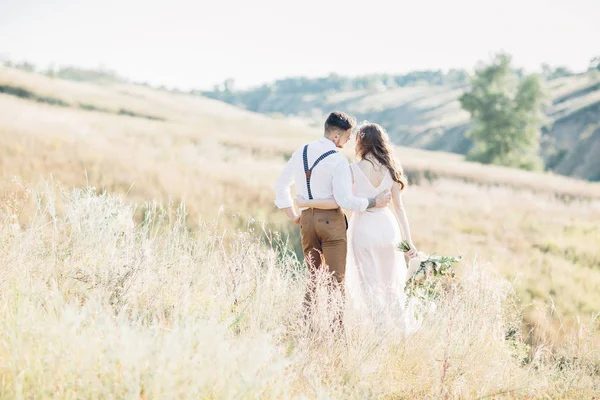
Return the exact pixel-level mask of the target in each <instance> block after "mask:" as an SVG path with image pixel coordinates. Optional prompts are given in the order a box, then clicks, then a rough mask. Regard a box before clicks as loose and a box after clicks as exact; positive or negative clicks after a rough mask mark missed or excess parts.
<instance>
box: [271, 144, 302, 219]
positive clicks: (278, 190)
mask: <svg viewBox="0 0 600 400" xmlns="http://www.w3.org/2000/svg"><path fill="white" fill-rule="evenodd" d="M295 162H296V152H295V153H294V154H292V158H290V159H289V161H288V162H287V164H285V167H284V168H283V171H281V174H280V175H279V177H278V178H277V180H276V181H275V205H276V206H277V208H279V209H281V210H283V211H285V213H286V215H287V216H288V218H289V219H290V220H291V221H293V222H294V223H298V215H297V214H296V210H295V209H294V201H293V200H292V196H291V194H290V186H292V184H293V183H294V165H295Z"/></svg>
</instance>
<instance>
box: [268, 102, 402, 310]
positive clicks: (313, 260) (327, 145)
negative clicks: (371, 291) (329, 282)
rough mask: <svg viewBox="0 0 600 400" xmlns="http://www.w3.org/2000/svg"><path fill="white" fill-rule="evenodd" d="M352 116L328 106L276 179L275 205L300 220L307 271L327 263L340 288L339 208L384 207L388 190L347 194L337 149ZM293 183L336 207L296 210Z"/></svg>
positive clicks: (344, 163)
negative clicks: (319, 127)
mask: <svg viewBox="0 0 600 400" xmlns="http://www.w3.org/2000/svg"><path fill="white" fill-rule="evenodd" d="M355 126H356V120H355V119H354V117H351V116H350V115H348V114H345V113H343V112H337V111H336V112H332V113H331V114H329V116H328V117H327V120H326V121H325V131H324V137H322V138H321V139H319V140H317V141H316V142H312V143H309V144H308V145H306V146H302V147H300V148H299V149H298V150H296V151H295V152H294V154H293V155H292V157H291V158H290V160H289V161H288V162H287V164H286V166H285V168H284V169H283V171H282V172H281V175H280V176H279V178H278V179H277V181H276V182H275V196H276V199H275V205H276V206H277V207H278V208H280V209H282V210H284V211H285V213H286V214H287V216H288V218H289V219H290V220H291V221H293V222H294V223H296V224H300V233H301V235H302V250H303V252H304V258H305V261H306V263H307V268H308V271H309V273H310V275H311V277H313V278H314V276H315V274H316V272H317V271H318V270H319V269H320V268H322V267H324V266H326V267H327V268H328V271H329V272H331V273H332V274H333V278H334V280H335V281H336V282H337V283H338V284H340V286H341V287H342V288H343V283H344V275H345V272H346V252H347V245H348V243H347V239H346V229H347V224H346V217H345V216H344V214H343V212H342V210H341V208H345V209H348V210H352V211H365V210H366V209H369V208H381V207H387V205H388V204H389V202H390V198H391V195H390V193H389V192H384V193H382V194H380V195H379V196H377V197H375V198H372V199H366V198H361V197H356V196H354V195H353V194H352V177H351V173H350V165H349V163H348V160H347V159H346V157H345V156H344V155H343V154H341V153H339V152H338V150H339V149H341V148H343V147H344V145H345V144H346V143H347V142H348V140H349V139H350V135H351V133H352V130H353V129H354V127H355ZM292 184H295V185H296V195H297V196H298V197H300V198H303V199H318V200H323V199H331V198H334V199H335V201H336V202H337V204H339V205H340V208H338V209H336V210H319V209H312V208H311V209H305V210H302V211H301V214H300V216H298V215H297V214H296V211H295V209H294V202H293V200H292V197H291V195H290V186H291V185H292ZM313 291H314V285H311V287H309V289H308V290H307V292H306V296H305V307H309V308H310V305H311V302H312V297H313Z"/></svg>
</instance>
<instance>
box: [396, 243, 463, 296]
mask: <svg viewBox="0 0 600 400" xmlns="http://www.w3.org/2000/svg"><path fill="white" fill-rule="evenodd" d="M398 249H399V250H401V251H403V252H404V253H406V252H408V251H410V245H409V244H408V242H407V241H406V240H403V241H402V242H400V243H399V244H398ZM461 260H462V257H448V256H437V255H435V254H430V255H428V256H427V258H424V259H423V260H422V261H421V264H420V266H419V268H418V269H417V270H416V271H415V273H414V274H413V275H412V276H411V277H410V278H409V279H408V281H407V282H406V288H407V291H408V293H407V294H408V295H409V296H414V295H419V296H425V297H427V298H430V299H432V298H433V297H436V296H435V294H436V292H437V291H438V290H437V289H438V281H439V279H436V278H447V279H446V280H449V279H452V278H454V277H455V275H456V272H455V270H454V267H453V264H455V263H458V262H460V261H461Z"/></svg>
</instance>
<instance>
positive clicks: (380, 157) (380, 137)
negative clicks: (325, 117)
mask: <svg viewBox="0 0 600 400" xmlns="http://www.w3.org/2000/svg"><path fill="white" fill-rule="evenodd" d="M356 155H357V156H358V157H359V158H360V159H361V160H367V161H371V160H369V159H368V158H366V157H367V156H368V155H371V156H372V157H374V158H375V159H376V160H377V161H379V163H380V164H381V165H383V166H384V167H385V168H387V169H388V171H390V174H391V175H392V179H393V180H394V182H397V183H398V184H399V185H400V190H403V189H404V188H405V187H406V185H407V184H408V182H407V180H406V176H405V175H404V172H403V171H402V167H401V166H396V162H395V161H394V153H393V149H392V146H391V144H390V138H389V136H388V134H387V133H386V132H385V130H384V129H383V128H382V127H381V126H380V125H379V124H371V123H368V124H365V125H363V126H361V127H360V128H359V129H358V132H357V135H356Z"/></svg>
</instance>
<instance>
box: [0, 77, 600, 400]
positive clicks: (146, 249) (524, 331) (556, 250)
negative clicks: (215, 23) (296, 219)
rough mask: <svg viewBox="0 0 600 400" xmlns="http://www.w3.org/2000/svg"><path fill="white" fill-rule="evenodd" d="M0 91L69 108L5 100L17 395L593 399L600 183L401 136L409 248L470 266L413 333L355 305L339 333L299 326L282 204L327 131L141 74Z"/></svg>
mask: <svg viewBox="0 0 600 400" xmlns="http://www.w3.org/2000/svg"><path fill="white" fill-rule="evenodd" d="M0 85H5V86H11V87H21V88H24V89H26V90H28V91H29V92H31V93H35V94H36V95H37V96H39V97H44V98H56V99H60V100H62V101H63V102H65V103H67V104H69V106H57V105H52V104H48V103H47V102H37V101H35V100H32V99H31V98H30V99H24V98H18V97H16V96H14V95H9V94H0V185H1V186H0V189H1V190H2V192H1V195H2V215H1V218H0V223H2V226H1V227H0V228H1V235H2V236H1V237H2V240H1V241H0V244H1V247H0V273H1V275H0V286H1V289H0V299H1V300H0V307H1V310H2V311H1V313H0V330H1V333H2V334H1V337H2V341H1V342H0V343H1V345H0V359H1V360H3V361H2V363H0V376H1V378H0V381H1V382H2V390H3V392H1V393H3V397H4V396H6V397H8V398H13V397H14V398H17V397H19V394H25V393H27V394H31V393H33V394H34V395H33V397H44V396H46V397H56V398H81V397H94V398H95V397H138V396H141V397H143V398H146V397H147V398H149V397H152V398H173V397H178V396H179V397H191V398H198V397H202V396H205V397H238V398H247V397H276V398H277V397H294V396H301V395H305V396H308V397H327V396H330V397H340V398H349V397H359V398H364V397H379V396H390V397H394V396H396V397H409V398H412V397H427V396H429V397H431V396H433V397H450V398H452V397H456V398H474V397H478V396H490V395H493V394H495V393H497V394H500V395H505V396H507V397H513V398H529V397H536V398H537V397H543V396H547V395H549V396H556V397H569V398H578V397H579V398H589V397H590V396H591V395H592V393H593V391H594V390H598V374H599V372H598V371H599V370H600V356H599V354H598V337H599V336H598V330H599V329H600V326H599V325H598V319H597V317H598V312H599V311H600V295H599V294H598V291H597V288H598V287H600V250H599V249H598V246H597V244H598V243H600V227H599V226H598V221H600V187H599V185H598V184H591V183H587V182H582V181H576V180H572V179H567V178H564V177H558V176H552V175H547V174H545V175H542V174H535V173H527V172H522V171H516V170H510V169H506V168H500V167H483V166H481V165H478V164H472V163H466V162H464V161H462V159H461V158H460V157H458V156H454V155H449V154H444V153H431V152H425V151H417V150H412V149H405V148H399V149H398V156H399V159H400V161H401V162H402V164H403V165H404V167H405V169H406V170H407V172H408V175H409V177H410V178H411V181H412V182H413V183H414V185H412V186H411V187H410V188H409V190H407V191H406V193H405V201H406V204H407V208H408V210H409V217H410V220H411V223H412V230H413V232H414V233H413V235H414V240H415V243H416V244H417V245H418V246H419V247H420V249H421V250H424V251H428V252H432V251H436V252H438V253H440V254H449V255H458V254H461V255H464V256H465V259H466V260H468V261H467V262H465V263H464V265H462V266H461V267H460V269H459V274H460V278H459V280H458V282H457V284H456V285H455V286H450V287H449V288H448V291H447V292H446V294H445V295H444V298H443V299H441V300H439V301H438V303H437V308H436V309H435V311H432V313H430V314H427V316H426V317H425V319H424V321H423V327H422V328H421V330H419V331H418V332H417V333H416V334H414V335H412V336H410V337H409V338H408V339H406V340H402V339H401V338H400V337H399V336H398V335H396V334H392V333H393V332H392V333H390V332H386V331H373V330H372V329H371V328H370V327H369V326H365V325H363V324H361V323H359V322H358V320H356V319H353V317H352V315H351V314H350V316H349V320H348V326H347V328H348V329H347V331H348V332H347V335H346V336H345V337H344V339H343V340H339V339H338V340H337V341H335V340H334V339H333V338H332V337H330V336H329V334H324V333H323V334H319V335H316V334H309V333H308V332H306V331H305V330H304V328H303V327H302V325H301V317H300V316H299V310H298V307H299V305H300V299H301V297H302V292H303V283H304V281H303V275H302V274H301V273H298V272H299V271H300V264H299V263H298V262H297V261H296V260H295V258H294V255H293V253H288V252H287V251H286V250H285V249H286V248H288V249H289V247H286V246H285V245H284V243H282V242H285V241H286V238H287V237H288V236H289V240H290V244H291V246H292V247H294V246H296V247H297V241H298V233H297V231H296V230H295V228H294V227H293V226H290V225H288V224H287V223H286V222H285V219H284V218H283V216H282V215H281V213H280V212H278V211H277V210H276V209H275V208H274V206H273V203H272V200H273V194H272V183H273V181H274V179H275V177H276V176H277V173H278V171H279V169H280V168H281V167H282V166H283V163H284V161H285V158H286V156H288V155H289V154H290V153H291V152H292V151H293V150H294V149H295V148H296V147H297V146H299V145H300V144H302V143H304V142H306V141H308V140H312V139H314V138H316V137H318V135H319V131H318V130H314V129H310V128H307V127H305V126H302V125H293V124H290V123H289V122H288V121H286V120H273V119H269V118H267V117H264V116H260V115H256V114H253V113H249V112H245V111H242V110H239V109H236V108H234V107H231V106H228V105H225V104H222V103H219V102H215V101H210V100H207V99H202V98H198V97H190V96H186V95H182V94H173V93H166V92H158V91H154V90H151V89H148V88H143V87H137V86H127V85H112V86H94V85H90V84H84V83H73V82H65V81H62V80H53V79H50V78H47V77H42V76H39V75H34V74H27V73H24V72H22V71H16V70H12V69H8V68H4V69H1V70H0ZM78 104H86V105H88V106H93V107H87V109H84V108H81V107H79V106H77V105H78ZM94 108H97V109H99V110H101V111H98V110H95V109H94ZM122 109H123V110H129V111H131V113H132V115H124V114H123V113H119V110H122ZM107 110H113V111H114V113H111V112H109V111H107ZM133 115H139V116H141V115H146V116H156V117H158V118H160V119H161V120H152V119H148V118H144V117H139V116H133ZM348 155H350V156H351V149H349V150H348ZM13 177H16V182H14V181H13ZM87 186H94V187H96V188H97V191H96V193H94V191H93V190H91V189H84V190H81V189H74V190H72V189H71V188H72V187H77V188H85V187H87ZM59 188H62V190H63V191H64V192H61V189H59ZM28 190H30V191H31V192H28ZM113 195H118V196H120V198H122V199H123V200H119V199H118V198H116V197H113ZM152 200H156V201H157V202H158V204H160V205H162V206H159V205H156V204H155V203H153V202H152ZM123 202H124V203H123ZM182 202H184V203H185V210H186V215H187V218H183V217H182V216H181V215H180V216H179V217H178V214H177V213H176V212H175V211H173V210H176V209H177V208H178V207H179V204H180V203H182ZM129 203H131V204H133V206H132V207H130V206H128V204H129ZM169 204H170V205H171V206H170V207H171V208H169ZM161 207H163V208H164V209H165V210H163V208H161ZM169 210H171V211H169ZM219 213H220V214H219ZM238 213H239V214H238ZM217 215H219V217H218V218H219V219H218V223H215V222H214V221H215V218H217ZM255 219H256V220H257V221H258V222H252V221H254V220H255ZM261 222H264V224H261ZM263 226H264V228H263ZM263 229H265V230H266V231H267V232H268V231H270V230H278V231H281V232H282V240H281V241H280V240H271V241H269V240H268V239H266V237H269V236H271V238H273V236H272V235H267V234H265V233H264V232H263ZM506 280H507V281H506ZM522 317H523V318H524V319H522ZM207 366H209V367H207Z"/></svg>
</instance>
